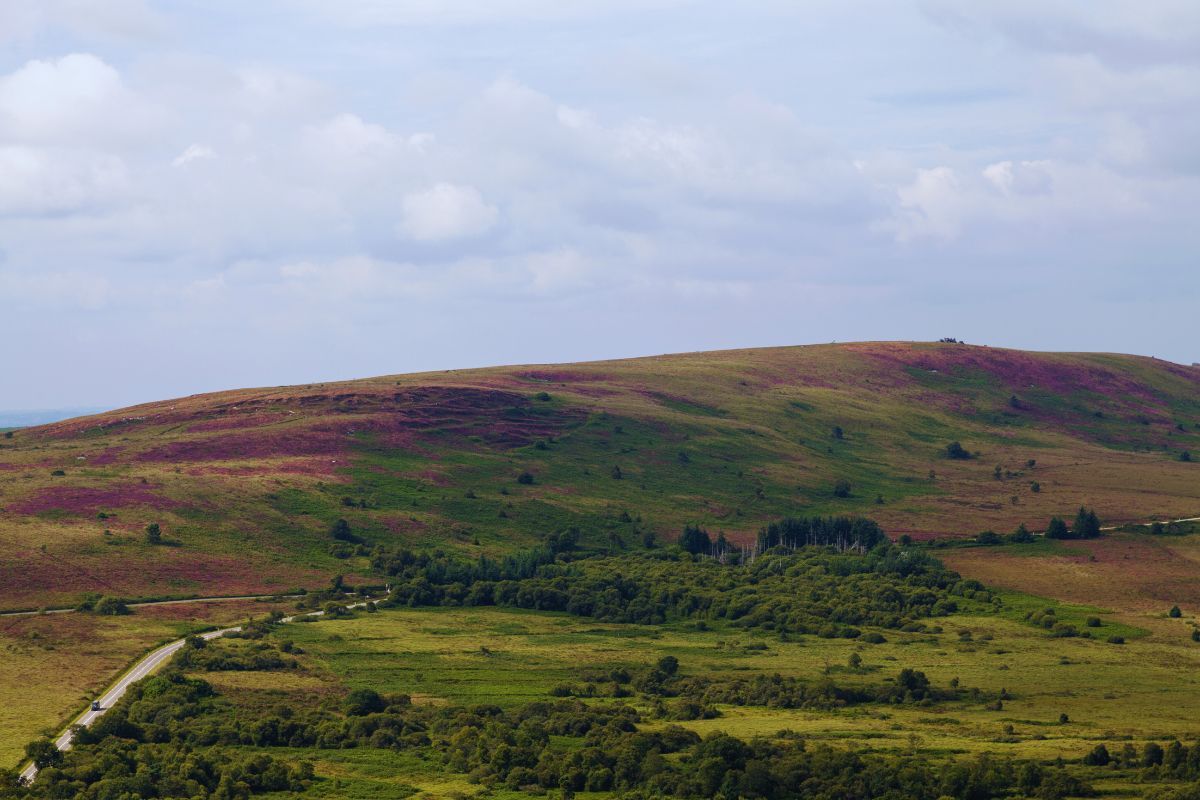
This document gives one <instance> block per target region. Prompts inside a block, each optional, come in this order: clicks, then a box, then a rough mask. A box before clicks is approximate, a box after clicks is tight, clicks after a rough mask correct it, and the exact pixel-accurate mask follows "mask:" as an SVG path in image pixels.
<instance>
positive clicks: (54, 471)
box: [50, 469, 67, 478]
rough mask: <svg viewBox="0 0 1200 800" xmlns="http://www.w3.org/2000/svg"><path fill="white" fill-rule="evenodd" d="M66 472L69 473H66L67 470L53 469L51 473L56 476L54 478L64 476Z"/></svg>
mask: <svg viewBox="0 0 1200 800" xmlns="http://www.w3.org/2000/svg"><path fill="white" fill-rule="evenodd" d="M66 474H67V473H66V470H61V469H56V470H53V471H51V473H50V475H51V477H54V478H61V477H63V476H64V475H66Z"/></svg>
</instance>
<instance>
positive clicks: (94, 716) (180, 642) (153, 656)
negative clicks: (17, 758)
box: [20, 598, 368, 783]
mask: <svg viewBox="0 0 1200 800" xmlns="http://www.w3.org/2000/svg"><path fill="white" fill-rule="evenodd" d="M222 599H234V598H222ZM237 599H248V598H237ZM166 602H171V603H179V602H197V601H188V600H169V601H166ZM367 602H368V601H366V600H364V601H363V602H361V603H351V604H350V605H347V606H345V608H346V609H347V610H352V609H355V608H362V607H364V606H365V605H366V604H367ZM145 605H151V604H145ZM324 614H325V612H324V611H312V612H309V613H307V614H294V615H293V616H290V617H284V618H283V619H281V620H279V621H280V622H281V623H285V622H295V621H296V619H297V618H298V617H302V616H303V617H320V616H324ZM241 629H242V628H241V626H240V625H239V626H236V627H232V628H221V629H220V630H215V631H209V632H207V633H202V634H200V637H201V638H203V639H207V640H212V639H217V638H220V637H222V636H225V635H226V634H230V633H235V632H237V631H240V630H241ZM185 644H187V639H186V638H184V639H177V640H175V641H174V642H170V643H168V644H164V645H163V646H161V647H159V648H157V649H155V650H152V651H151V652H150V653H148V654H147V655H145V656H144V657H143V658H142V659H141V660H140V661H138V662H137V663H136V664H134V665H133V667H131V668H130V669H129V670H128V671H127V672H126V673H125V674H124V675H122V676H121V677H120V678H118V679H117V682H116V683H114V684H113V685H112V686H110V687H109V688H108V691H106V692H105V693H104V694H103V695H101V696H100V699H99V704H100V707H99V708H90V707H89V708H88V710H87V711H84V712H83V713H82V714H80V715H79V716H78V717H76V718H75V720H74V721H73V722H72V723H71V724H70V725H68V726H67V728H66V730H64V731H63V732H62V733H60V734H59V735H58V738H57V739H55V740H54V746H55V747H57V748H58V749H59V750H62V751H64V752H65V751H67V750H70V749H71V741H72V739H74V734H73V730H74V728H75V726H77V725H78V726H82V727H85V728H86V727H88V726H90V725H91V724H92V723H93V722H95V721H96V720H98V719H99V718H100V717H102V716H104V714H105V713H106V712H107V711H108V710H109V709H110V708H112V707H113V705H115V704H116V702H117V701H118V700H120V699H121V698H122V697H124V696H125V692H127V691H128V690H129V687H130V686H132V685H133V684H135V683H137V682H138V681H140V680H141V679H142V678H144V677H146V676H147V675H149V674H150V673H151V672H153V671H154V670H155V669H157V668H158V667H160V666H162V665H163V664H164V663H166V662H167V661H168V660H169V659H170V658H171V656H173V655H175V654H176V653H177V652H179V650H180V648H182V647H183V646H184V645H185ZM37 772H38V770H37V765H36V764H33V763H32V762H30V763H29V764H27V765H26V766H25V768H24V769H22V770H21V773H20V775H21V780H22V781H24V782H25V783H32V782H33V779H34V778H36V777H37Z"/></svg>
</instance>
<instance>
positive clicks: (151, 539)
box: [146, 522, 162, 544]
mask: <svg viewBox="0 0 1200 800" xmlns="http://www.w3.org/2000/svg"><path fill="white" fill-rule="evenodd" d="M146 542H147V544H160V543H161V542H162V528H160V527H159V525H158V523H157V522H151V523H150V524H149V525H147V526H146Z"/></svg>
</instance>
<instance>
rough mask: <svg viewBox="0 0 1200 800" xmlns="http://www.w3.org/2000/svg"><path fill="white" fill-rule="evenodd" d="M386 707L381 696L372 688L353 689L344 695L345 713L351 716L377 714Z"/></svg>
mask: <svg viewBox="0 0 1200 800" xmlns="http://www.w3.org/2000/svg"><path fill="white" fill-rule="evenodd" d="M386 707H387V706H386V704H385V703H384V702H383V698H382V697H381V696H380V695H379V692H377V691H375V690H374V689H355V690H354V691H352V692H350V694H349V695H347V696H346V702H345V704H344V708H345V709H346V713H347V714H348V715H350V716H352V717H365V716H366V715H367V714H378V713H379V712H380V711H383V709H384V708H386Z"/></svg>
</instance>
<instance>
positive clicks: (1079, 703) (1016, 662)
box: [202, 595, 1200, 797]
mask: <svg viewBox="0 0 1200 800" xmlns="http://www.w3.org/2000/svg"><path fill="white" fill-rule="evenodd" d="M1045 602H1046V601H1044V600H1039V599H1037V598H1029V597H1025V596H1015V595H1009V596H1006V597H1005V602H1004V611H1003V612H1002V614H1000V615H989V616H977V615H971V616H958V617H951V618H947V619H945V620H943V621H942V627H943V632H942V633H941V634H937V635H928V634H912V635H906V634H898V633H896V632H894V631H888V632H887V633H888V637H889V639H890V640H889V641H888V642H886V643H883V644H877V645H869V644H863V643H857V642H853V641H848V640H839V639H833V640H827V639H819V638H815V637H806V638H805V639H804V640H803V641H800V642H781V641H779V640H778V639H777V638H776V637H763V636H755V635H753V634H747V633H745V632H743V631H732V630H709V631H698V630H695V629H693V628H691V627H690V626H677V625H666V626H634V625H611V624H597V623H595V622H594V621H590V620H584V619H579V618H574V617H570V616H565V615H559V614H546V613H538V612H526V611H512V610H501V609H494V608H477V609H438V608H435V609H414V610H407V609H403V610H400V609H391V610H387V611H381V612H379V613H376V614H362V615H360V616H359V617H358V618H356V619H351V620H331V621H326V622H320V623H315V624H303V625H291V626H286V627H284V628H281V629H279V631H278V632H277V633H276V634H275V637H276V638H277V639H280V640H282V639H290V640H292V641H293V642H294V643H295V644H296V645H298V646H299V647H300V648H301V649H302V650H303V653H304V655H302V656H301V657H300V659H301V662H302V664H303V667H304V670H303V671H302V672H301V673H297V674H288V675H283V676H281V675H278V674H275V673H257V674H256V673H245V672H239V673H205V674H204V675H203V676H202V677H204V678H205V679H207V680H210V681H211V682H212V683H213V684H214V685H215V686H216V687H217V688H218V691H220V692H221V693H222V694H224V695H226V696H228V697H229V698H230V699H231V701H232V702H234V703H235V704H245V705H248V706H252V707H260V708H269V707H271V706H272V704H273V703H281V702H289V703H292V704H304V703H312V702H317V698H320V697H322V696H332V697H337V696H339V695H340V694H342V693H344V692H346V691H347V690H348V689H353V688H359V687H366V688H372V689H375V690H377V691H381V692H401V693H407V694H410V695H411V696H412V697H413V699H414V702H416V703H418V704H449V705H471V704H478V703H494V704H498V705H501V706H505V707H515V706H519V705H521V704H524V703H528V702H530V701H533V700H538V699H548V698H549V697H550V692H551V690H552V688H553V687H554V686H556V685H557V684H560V683H564V682H572V681H577V680H578V674H579V669H580V667H581V665H586V666H587V667H589V668H595V667H614V668H615V667H619V666H628V667H641V666H648V665H651V664H653V663H654V662H655V661H657V660H658V659H659V658H661V657H662V656H664V655H673V656H675V657H676V658H678V659H679V662H680V665H681V671H682V672H683V673H685V674H689V675H703V676H708V677H721V676H730V677H746V676H748V675H753V674H756V673H766V674H774V673H779V674H782V675H785V676H796V677H799V678H802V679H805V680H809V681H817V680H819V679H820V678H821V677H822V676H824V675H827V674H828V675H830V676H832V677H834V678H835V679H836V680H837V681H838V682H839V683H840V684H854V683H856V682H859V683H863V684H877V683H878V682H879V681H881V680H883V679H886V678H888V677H891V676H894V675H895V674H896V673H897V672H898V671H899V670H900V669H901V668H902V667H913V668H917V669H921V670H923V671H925V672H926V673H927V674H928V675H929V677H930V678H931V679H932V681H933V682H934V684H935V685H943V686H944V685H947V684H948V683H949V681H950V680H951V679H952V678H958V679H959V681H960V682H961V685H963V686H964V687H979V688H982V689H985V690H988V691H993V692H994V691H997V690H999V689H1000V688H1005V689H1007V691H1008V692H1009V693H1010V694H1011V695H1012V699H1011V700H1009V701H1007V702H1006V703H1004V708H1003V709H1002V710H999V711H994V710H989V709H988V708H986V707H985V704H984V703H982V702H980V703H972V702H947V703H941V704H934V705H932V706H922V705H899V706H887V705H884V706H878V705H865V706H856V707H851V708H846V709H841V710H833V711H815V710H787V709H772V708H765V707H731V706H724V707H722V708H721V712H722V714H721V716H720V717H718V718H716V719H710V720H696V721H692V722H683V723H679V724H682V725H684V726H686V727H690V728H693V729H695V730H697V731H698V732H700V733H702V734H706V733H709V732H712V731H718V730H719V731H724V732H727V733H730V734H733V735H736V736H739V737H743V738H751V737H755V736H768V737H770V736H774V735H775V734H776V733H778V732H779V731H782V730H791V731H795V732H797V733H800V734H802V735H804V736H805V737H807V738H809V739H810V740H812V741H822V740H824V741H831V742H838V743H845V744H846V745H847V746H853V747H855V748H866V749H872V750H879V751H884V752H892V753H912V754H919V755H922V756H926V757H931V758H942V757H958V756H961V755H966V754H975V753H984V752H986V753H991V754H993V755H1012V756H1015V757H1020V758H1034V759H1041V760H1049V759H1054V758H1057V757H1060V756H1061V757H1063V758H1064V759H1078V758H1079V757H1081V756H1082V755H1083V754H1084V753H1086V752H1087V751H1088V750H1090V749H1091V748H1092V747H1094V746H1095V744H1096V743H1097V742H1100V741H1105V742H1108V743H1110V745H1111V743H1113V742H1119V741H1124V740H1127V741H1132V742H1134V743H1136V744H1138V745H1139V746H1140V744H1141V743H1142V742H1144V741H1147V740H1155V741H1161V742H1164V743H1165V742H1166V741H1169V740H1170V739H1174V738H1179V739H1181V740H1183V741H1192V740H1195V739H1197V738H1200V721H1197V719H1196V717H1195V713H1194V710H1195V708H1196V705H1197V702H1198V701H1200V669H1198V668H1200V645H1196V644H1194V643H1192V642H1190V640H1189V641H1183V640H1173V639H1165V638H1163V637H1159V636H1156V635H1154V636H1143V637H1141V638H1137V637H1136V636H1131V638H1130V640H1129V641H1128V643H1127V644H1125V645H1112V644H1108V643H1106V642H1104V641H1103V640H1084V639H1053V638H1049V637H1048V636H1047V635H1046V633H1045V632H1043V631H1041V630H1040V629H1037V628H1034V627H1032V626H1030V625H1028V624H1026V623H1023V622H1019V621H1016V620H1017V619H1020V618H1021V616H1022V615H1023V612H1024V609H1025V608H1026V607H1027V606H1032V605H1036V604H1042V605H1044V604H1045ZM1093 611H1094V609H1090V608H1086V607H1080V608H1074V609H1070V608H1063V607H1060V611H1059V614H1060V617H1062V618H1064V619H1067V618H1072V616H1080V617H1082V616H1083V615H1088V614H1091V613H1092V612H1093ZM1117 630H1120V631H1122V632H1125V633H1131V634H1136V633H1137V632H1136V631H1130V630H1129V629H1128V628H1118V627H1108V623H1106V627H1105V628H1103V629H1101V630H1100V631H1099V632H1098V633H1099V634H1101V635H1104V634H1108V633H1109V632H1110V631H1117ZM964 631H968V632H969V633H970V637H969V640H968V639H966V638H964V637H963V635H962V634H963V632H964ZM748 645H750V647H748ZM756 645H757V646H762V645H765V649H756V647H755V646H756ZM852 653H858V654H859V655H860V656H861V658H862V661H863V663H862V666H861V667H860V668H859V669H857V670H854V669H850V668H848V667H846V666H845V665H846V664H847V660H848V659H849V657H850V655H851V654H852ZM597 702H605V701H597ZM634 702H637V701H634ZM1060 714H1067V715H1068V717H1069V722H1067V723H1065V724H1063V723H1060V721H1059V719H1060ZM656 724H666V723H653V722H651V723H648V725H649V726H650V727H653V726H654V725H656ZM1008 726H1011V728H1009V727H1008ZM288 755H289V757H303V758H309V759H313V760H315V762H316V764H317V772H318V774H319V775H321V776H323V777H325V778H328V779H329V780H328V781H323V782H319V783H318V784H317V787H316V788H315V789H314V792H313V796H322V797H385V796H390V795H389V794H388V793H389V792H390V791H395V790H396V787H397V786H400V785H404V786H410V787H414V788H415V789H416V790H418V791H420V792H423V793H426V794H427V795H428V796H435V797H445V796H448V794H447V793H448V792H450V791H463V792H466V793H468V794H471V793H474V792H476V791H478V789H479V787H477V786H472V785H470V784H468V783H466V782H465V781H464V780H463V776H454V775H447V774H442V773H440V772H438V771H437V770H434V769H431V767H430V766H429V765H428V764H425V763H423V762H421V761H419V760H417V759H414V758H411V757H406V756H404V755H396V754H394V753H384V754H380V753H378V752H370V751H355V752H342V751H334V752H329V751H322V750H312V751H295V752H292V751H289V753H288ZM1108 789H1110V790H1111V791H1112V794H1111V795H1110V796H1120V793H1121V792H1123V791H1125V790H1127V789H1128V786H1125V785H1124V784H1122V783H1121V782H1120V781H1117V782H1115V783H1113V784H1111V785H1110V786H1108Z"/></svg>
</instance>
